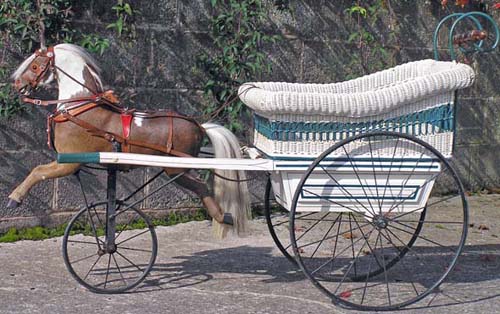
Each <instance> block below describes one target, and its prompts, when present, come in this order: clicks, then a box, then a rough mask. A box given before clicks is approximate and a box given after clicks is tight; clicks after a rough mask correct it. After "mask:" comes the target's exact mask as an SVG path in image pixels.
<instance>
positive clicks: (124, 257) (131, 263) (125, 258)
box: [116, 251, 142, 272]
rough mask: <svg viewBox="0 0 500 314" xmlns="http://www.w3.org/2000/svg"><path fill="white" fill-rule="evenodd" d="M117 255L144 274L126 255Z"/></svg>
mask: <svg viewBox="0 0 500 314" xmlns="http://www.w3.org/2000/svg"><path fill="white" fill-rule="evenodd" d="M116 254H118V255H120V256H121V257H122V258H123V259H124V260H126V261H127V262H129V263H130V265H132V266H134V267H135V268H137V269H138V270H139V271H140V272H142V269H141V268H140V267H139V266H137V265H136V264H135V263H134V262H132V261H131V260H129V259H128V258H127V257H126V256H125V255H123V254H122V253H120V252H118V251H116Z"/></svg>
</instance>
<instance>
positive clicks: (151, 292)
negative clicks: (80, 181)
mask: <svg viewBox="0 0 500 314" xmlns="http://www.w3.org/2000/svg"><path fill="white" fill-rule="evenodd" d="M469 201H470V208H471V227H470V229H469V237H468V239H467V246H466V249H465V252H464V253H463V255H462V257H461V258H460V260H459V263H458V266H457V267H456V269H455V270H454V271H453V272H452V274H451V276H450V277H449V278H448V279H447V281H446V282H445V283H444V284H443V285H442V286H441V287H440V290H439V291H438V292H437V293H434V294H431V295H430V296H428V297H426V298H425V299H424V300H422V301H420V302H418V303H417V304H414V305H412V306H410V307H408V308H406V309H404V310H402V311H399V312H400V313H436V312H440V313H457V312H461V313H494V312H495V311H497V312H500V310H498V309H500V298H499V297H498V296H499V295H500V291H499V290H500V289H499V288H498V287H499V286H500V275H499V274H500V264H499V262H500V254H499V248H500V246H499V243H500V238H499V236H500V195H481V196H472V197H470V198H469ZM156 232H157V236H158V242H159V247H158V258H157V260H156V264H155V266H154V268H153V271H152V272H151V274H150V275H149V276H148V277H147V278H146V280H145V281H144V282H143V283H142V284H140V285H139V286H138V287H137V288H135V289H134V290H133V291H131V292H129V293H124V294H117V295H100V294H95V293H92V292H89V291H87V290H86V289H84V288H82V287H81V286H80V285H79V284H78V283H77V282H76V281H75V280H74V279H73V278H72V277H71V275H70V274H69V273H68V271H67V270H66V268H65V265H64V262H63V258H62V254H61V245H62V238H55V239H49V240H44V241H20V242H16V243H12V244H0V265H1V266H0V313H106V314H107V313H120V314H123V313H356V311H352V310H344V309H341V308H339V307H336V306H334V305H332V303H331V302H330V301H329V299H328V298H327V297H326V296H324V295H323V294H322V293H321V292H320V291H319V290H318V289H316V288H315V287H314V286H313V285H312V284H311V283H310V282H309V281H308V280H306V279H305V278H304V276H303V275H302V274H301V273H300V272H298V271H296V269H295V268H294V266H293V265H292V264H291V263H290V262H289V261H288V260H287V259H286V258H284V257H282V255H281V254H280V252H279V251H278V250H277V249H276V248H275V245H274V243H273V240H272V239H271V237H270V236H269V234H268V231H267V227H266V225H265V221H264V220H263V219H255V220H253V221H252V222H251V231H250V233H249V234H248V235H247V236H245V237H241V238H228V239H226V240H222V241H218V240H214V239H213V238H212V236H211V230H210V224H209V222H208V221H204V222H190V223H185V224H180V225H176V226H173V227H158V228H157V229H156ZM442 232H445V231H442ZM428 267H429V269H431V268H432V267H433V265H428Z"/></svg>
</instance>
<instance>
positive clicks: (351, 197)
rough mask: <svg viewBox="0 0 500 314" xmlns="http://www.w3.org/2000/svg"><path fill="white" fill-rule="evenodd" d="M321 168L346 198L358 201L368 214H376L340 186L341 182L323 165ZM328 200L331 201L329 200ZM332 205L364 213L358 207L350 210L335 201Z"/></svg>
mask: <svg viewBox="0 0 500 314" xmlns="http://www.w3.org/2000/svg"><path fill="white" fill-rule="evenodd" d="M320 167H321V169H323V171H324V172H325V173H326V174H327V175H328V177H330V179H332V180H333V182H334V183H335V184H336V185H337V186H338V187H339V188H340V189H341V191H342V194H344V196H345V197H348V198H349V200H351V199H352V200H354V201H356V203H358V204H359V205H360V206H361V207H362V208H364V209H365V210H366V212H368V213H370V214H372V215H373V214H374V213H372V212H371V211H370V210H369V209H368V208H367V207H366V206H365V205H363V204H362V203H361V202H360V201H358V199H357V198H355V197H354V196H353V195H352V194H351V192H349V191H347V189H346V188H345V187H344V186H343V185H341V184H340V182H339V181H337V180H336V179H335V178H334V177H333V176H332V174H331V173H330V172H328V171H326V169H325V167H323V166H321V165H320ZM316 196H319V195H316ZM319 197H321V196H319ZM327 200H329V201H331V200H330V199H329V198H327ZM332 203H334V204H335V205H339V206H342V207H344V208H346V209H349V210H351V211H353V212H357V213H363V211H362V210H361V211H360V210H359V208H358V207H357V206H356V210H353V209H352V208H349V207H347V206H345V205H343V204H339V203H336V202H333V201H332ZM353 205H355V204H353Z"/></svg>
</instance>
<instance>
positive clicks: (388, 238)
mask: <svg viewBox="0 0 500 314" xmlns="http://www.w3.org/2000/svg"><path fill="white" fill-rule="evenodd" d="M385 232H386V233H387V236H385V235H384V234H383V233H381V235H382V236H383V237H384V238H385V239H386V240H387V241H389V243H390V244H391V245H392V246H393V247H394V248H395V249H396V250H397V251H398V252H399V255H398V256H397V257H396V259H397V261H398V262H399V261H401V264H402V265H403V268H404V269H405V271H406V272H407V273H408V274H411V271H410V270H409V269H408V267H407V266H406V263H405V261H404V259H402V258H400V256H401V254H402V253H403V251H401V249H400V248H398V247H397V246H396V245H395V243H394V242H393V241H392V238H391V236H390V235H389V232H388V230H387V229H386V230H385ZM403 245H405V244H404V243H403ZM405 246H406V245H405ZM406 247H407V246H406ZM407 248H408V247H407ZM408 249H409V248H408ZM410 283H411V285H412V287H413V290H415V294H416V295H417V297H418V296H419V295H420V294H419V293H418V290H417V287H416V286H415V283H414V282H413V281H410Z"/></svg>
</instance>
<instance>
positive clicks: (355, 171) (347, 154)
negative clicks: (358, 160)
mask: <svg viewBox="0 0 500 314" xmlns="http://www.w3.org/2000/svg"><path fill="white" fill-rule="evenodd" d="M342 148H343V149H344V153H345V154H346V156H347V159H349V163H350V164H351V167H352V170H354V174H356V178H358V182H359V185H360V186H361V189H362V190H363V193H365V196H366V199H367V201H368V204H369V205H370V208H371V209H372V211H371V213H372V214H373V215H375V214H376V212H375V209H373V205H372V202H370V197H369V196H368V194H366V191H365V187H364V185H363V182H361V178H360V177H359V174H358V171H357V170H356V168H357V167H355V166H354V163H353V162H352V159H351V156H350V155H349V153H348V152H347V150H346V149H345V146H342ZM372 195H373V193H372ZM354 269H356V266H354Z"/></svg>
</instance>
